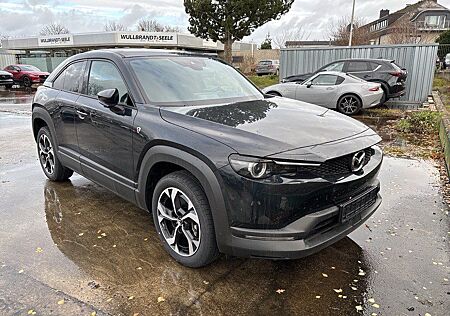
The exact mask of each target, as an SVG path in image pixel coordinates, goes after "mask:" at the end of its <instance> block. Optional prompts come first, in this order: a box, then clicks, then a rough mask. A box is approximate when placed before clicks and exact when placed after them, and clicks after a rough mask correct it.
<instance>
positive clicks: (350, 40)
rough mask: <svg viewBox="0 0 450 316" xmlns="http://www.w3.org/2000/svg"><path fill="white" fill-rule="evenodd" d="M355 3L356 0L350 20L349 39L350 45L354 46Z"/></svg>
mask: <svg viewBox="0 0 450 316" xmlns="http://www.w3.org/2000/svg"><path fill="white" fill-rule="evenodd" d="M355 3H356V0H353V7H352V19H351V21H350V38H349V40H348V46H352V40H353V22H354V20H355Z"/></svg>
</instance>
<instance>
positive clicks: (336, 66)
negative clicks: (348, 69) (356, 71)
mask: <svg viewBox="0 0 450 316" xmlns="http://www.w3.org/2000/svg"><path fill="white" fill-rule="evenodd" d="M343 69H344V62H343V61H342V62H337V63H332V64H330V65H328V66H325V67H323V68H322V69H321V70H322V71H340V72H342V70H343Z"/></svg>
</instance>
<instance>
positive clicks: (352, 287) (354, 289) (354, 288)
mask: <svg viewBox="0 0 450 316" xmlns="http://www.w3.org/2000/svg"><path fill="white" fill-rule="evenodd" d="M350 288H351V289H352V290H353V291H356V290H358V289H357V288H356V287H354V286H350Z"/></svg>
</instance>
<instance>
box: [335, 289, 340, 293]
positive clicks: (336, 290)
mask: <svg viewBox="0 0 450 316" xmlns="http://www.w3.org/2000/svg"><path fill="white" fill-rule="evenodd" d="M333 291H335V292H336V293H342V289H333Z"/></svg>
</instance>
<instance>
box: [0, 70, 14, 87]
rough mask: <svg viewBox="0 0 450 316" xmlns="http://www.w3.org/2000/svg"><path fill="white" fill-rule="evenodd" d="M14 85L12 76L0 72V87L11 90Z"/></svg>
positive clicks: (5, 72)
mask: <svg viewBox="0 0 450 316" xmlns="http://www.w3.org/2000/svg"><path fill="white" fill-rule="evenodd" d="M13 85H14V80H13V76H12V75H11V74H10V73H9V72H7V71H2V70H0V86H4V87H5V88H7V89H11V88H12V86H13Z"/></svg>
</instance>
